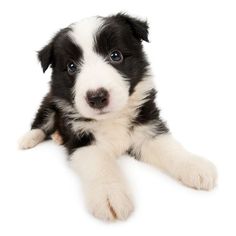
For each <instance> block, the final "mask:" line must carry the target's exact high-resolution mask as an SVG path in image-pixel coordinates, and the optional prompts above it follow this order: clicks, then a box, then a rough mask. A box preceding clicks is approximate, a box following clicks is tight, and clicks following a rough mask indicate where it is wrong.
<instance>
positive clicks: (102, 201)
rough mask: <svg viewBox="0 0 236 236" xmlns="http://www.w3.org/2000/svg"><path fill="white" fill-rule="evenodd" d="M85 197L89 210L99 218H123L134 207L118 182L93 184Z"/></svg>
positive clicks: (126, 216) (110, 219)
mask: <svg viewBox="0 0 236 236" xmlns="http://www.w3.org/2000/svg"><path fill="white" fill-rule="evenodd" d="M87 197H88V199H87V204H88V208H89V211H90V212H91V213H92V214H93V215H94V216H95V217H97V218H99V219H101V220H108V221H112V220H116V219H117V220H125V219H127V218H128V216H129V215H130V213H131V212H132V211H133V208H134V207H133V203H132V201H131V200H130V198H129V196H128V194H127V193H126V191H125V190H124V189H123V187H122V186H121V185H120V184H101V185H99V186H95V187H94V188H93V189H92V190H90V191H89V194H88V196H87Z"/></svg>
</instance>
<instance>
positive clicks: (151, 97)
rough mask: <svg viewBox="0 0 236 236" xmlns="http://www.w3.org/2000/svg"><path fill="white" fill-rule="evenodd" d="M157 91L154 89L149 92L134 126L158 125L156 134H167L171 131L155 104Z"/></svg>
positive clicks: (139, 109)
mask: <svg viewBox="0 0 236 236" xmlns="http://www.w3.org/2000/svg"><path fill="white" fill-rule="evenodd" d="M156 93H157V92H156V90H155V89H152V90H150V91H148V92H147V96H146V97H145V98H144V99H145V102H144V103H143V104H142V106H141V107H139V108H137V109H138V115H137V117H136V119H135V120H134V121H133V125H144V124H148V123H152V124H155V125H156V130H155V132H156V134H162V133H167V132H168V131H169V129H168V128H167V126H166V124H165V123H164V122H163V121H162V120H161V118H160V110H159V109H158V108H157V106H156V104H155V98H156Z"/></svg>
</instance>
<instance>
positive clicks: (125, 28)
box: [94, 14, 149, 94]
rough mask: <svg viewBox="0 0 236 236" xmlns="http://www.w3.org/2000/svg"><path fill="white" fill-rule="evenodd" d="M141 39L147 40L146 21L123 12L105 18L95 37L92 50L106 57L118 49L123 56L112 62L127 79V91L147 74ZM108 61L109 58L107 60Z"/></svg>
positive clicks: (132, 89) (130, 91)
mask: <svg viewBox="0 0 236 236" xmlns="http://www.w3.org/2000/svg"><path fill="white" fill-rule="evenodd" d="M141 40H145V41H148V25H147V23H146V22H143V21H140V20H138V19H136V18H132V17H129V16H127V15H125V14H117V15H114V16H111V17H107V18H105V23H104V25H103V26H102V27H101V30H100V31H99V32H98V33H97V35H96V37H95V40H94V41H95V46H94V50H95V51H96V52H97V53H98V54H100V55H102V56H103V57H104V58H107V56H108V55H109V53H110V52H111V51H112V50H119V51H120V52H121V53H122V54H123V57H124V60H123V62H122V63H120V64H112V63H111V65H112V66H113V67H115V68H116V69H117V70H118V71H119V72H120V74H121V75H122V76H123V77H124V79H125V80H127V81H129V84H130V88H129V93H130V94H131V93H132V92H133V91H134V88H135V86H136V85H137V84H138V82H139V81H141V80H142V78H143V77H144V76H145V75H146V74H148V65H149V64H148V62H147V60H146V56H145V54H144V52H143V46H142V43H141ZM107 62H108V63H109V60H107Z"/></svg>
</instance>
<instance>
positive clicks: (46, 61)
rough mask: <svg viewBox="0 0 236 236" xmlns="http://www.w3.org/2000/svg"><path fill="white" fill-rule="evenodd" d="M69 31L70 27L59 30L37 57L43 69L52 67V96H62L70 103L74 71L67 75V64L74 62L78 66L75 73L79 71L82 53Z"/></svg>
mask: <svg viewBox="0 0 236 236" xmlns="http://www.w3.org/2000/svg"><path fill="white" fill-rule="evenodd" d="M69 31H71V29H70V28H65V29H63V30H61V31H59V32H58V33H57V34H56V36H55V37H54V38H53V39H52V40H51V42H50V43H49V44H48V45H47V46H45V47H44V48H43V49H42V50H41V51H40V52H39V53H38V58H39V60H40V62H41V65H42V68H43V71H46V70H47V68H48V66H49V65H51V67H52V70H53V71H52V80H51V94H52V96H54V97H59V98H63V99H65V100H67V101H68V102H70V103H71V104H72V100H73V95H72V94H73V93H72V91H71V89H72V88H73V87H74V83H75V77H76V73H75V74H74V75H69V74H68V72H67V64H68V63H70V62H75V63H76V64H77V68H78V70H77V73H79V68H80V65H81V63H82V61H83V53H82V50H81V48H80V47H79V46H78V45H76V44H75V43H74V42H73V41H72V40H71V38H70V37H69V36H68V33H69Z"/></svg>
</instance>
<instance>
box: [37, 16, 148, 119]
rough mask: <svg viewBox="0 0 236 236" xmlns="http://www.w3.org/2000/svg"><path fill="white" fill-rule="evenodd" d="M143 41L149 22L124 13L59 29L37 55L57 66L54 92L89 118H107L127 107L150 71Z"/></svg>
mask: <svg viewBox="0 0 236 236" xmlns="http://www.w3.org/2000/svg"><path fill="white" fill-rule="evenodd" d="M143 40H144V41H147V42H148V25H147V23H146V22H145V21H141V20H139V19H136V18H132V17H130V16H128V15H126V14H121V13H120V14H117V15H114V16H110V17H106V18H103V17H92V18H88V19H85V20H82V21H80V22H78V23H74V24H72V25H70V26H69V27H68V28H65V29H63V30H61V31H60V32H58V33H57V34H56V36H55V37H54V38H53V39H52V40H51V42H50V43H49V44H48V45H46V46H45V47H44V48H43V49H42V50H41V51H40V52H39V54H38V57H39V60H40V62H41V65H42V68H43V71H44V72H45V71H46V70H47V68H48V67H49V66H50V65H51V67H52V81H51V92H52V94H53V96H55V97H58V98H63V99H66V100H67V101H68V102H70V103H71V104H72V105H73V106H74V107H75V108H76V109H77V111H78V112H79V113H80V114H81V115H82V116H84V117H87V118H93V119H104V118H106V117H109V116H110V115H112V114H115V113H116V112H119V111H120V110H122V108H124V107H125V105H126V104H127V102H128V100H129V96H130V95H131V94H132V93H133V91H134V90H135V86H136V85H137V84H138V83H139V82H140V81H141V80H142V78H143V77H144V76H145V75H146V74H147V72H148V63H147V60H146V58H145V54H144V52H143V47H142V41H143Z"/></svg>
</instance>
